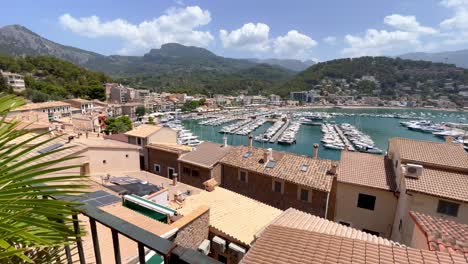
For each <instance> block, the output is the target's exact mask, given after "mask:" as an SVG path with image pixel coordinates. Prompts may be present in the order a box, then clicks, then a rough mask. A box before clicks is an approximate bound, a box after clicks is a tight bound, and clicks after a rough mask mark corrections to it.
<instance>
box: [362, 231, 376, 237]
mask: <svg viewBox="0 0 468 264" xmlns="http://www.w3.org/2000/svg"><path fill="white" fill-rule="evenodd" d="M362 231H364V232H366V233H368V234H371V235H374V236H380V233H379V232H375V231H372V230H369V229H363V230H362Z"/></svg>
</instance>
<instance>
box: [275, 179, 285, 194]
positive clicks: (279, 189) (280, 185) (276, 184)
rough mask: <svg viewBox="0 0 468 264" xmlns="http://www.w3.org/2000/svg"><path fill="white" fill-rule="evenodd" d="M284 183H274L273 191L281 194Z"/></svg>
mask: <svg viewBox="0 0 468 264" xmlns="http://www.w3.org/2000/svg"><path fill="white" fill-rule="evenodd" d="M282 187H283V183H282V182H280V181H273V191H274V192H276V193H281V189H282Z"/></svg>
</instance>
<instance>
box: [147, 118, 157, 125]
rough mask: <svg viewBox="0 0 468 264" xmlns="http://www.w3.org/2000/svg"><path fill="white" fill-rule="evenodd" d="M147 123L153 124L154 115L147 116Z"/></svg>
mask: <svg viewBox="0 0 468 264" xmlns="http://www.w3.org/2000/svg"><path fill="white" fill-rule="evenodd" d="M148 124H150V125H155V123H154V117H152V116H150V117H148Z"/></svg>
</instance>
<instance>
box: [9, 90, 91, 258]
mask: <svg viewBox="0 0 468 264" xmlns="http://www.w3.org/2000/svg"><path fill="white" fill-rule="evenodd" d="M22 104H24V102H23V100H22V99H20V98H18V97H16V96H13V95H0V262H2V263H3V262H6V263H21V262H31V263H32V262H39V263H43V262H60V260H63V259H64V254H63V246H64V245H67V244H71V243H73V241H75V240H76V235H75V232H74V229H73V224H74V221H73V219H72V217H71V216H72V215H75V214H77V213H78V211H77V210H76V209H74V208H76V206H77V205H78V203H75V202H68V201H62V200H54V199H51V198H50V196H69V195H76V194H81V193H83V192H84V190H86V188H87V187H89V186H88V184H87V179H86V177H84V176H80V175H69V174H70V173H68V172H66V171H67V170H70V169H75V168H78V167H80V166H79V165H67V166H61V165H60V164H61V163H63V162H66V161H69V160H73V159H75V158H77V157H75V156H66V155H64V156H63V157H60V158H58V159H57V158H54V159H52V158H50V157H51V155H55V156H56V155H57V154H58V153H64V152H63V151H67V150H69V149H70V148H69V147H62V148H59V149H55V150H52V151H49V152H46V153H38V152H37V151H38V150H39V149H41V148H44V147H45V146H47V145H50V144H52V143H54V142H56V141H57V140H59V138H58V137H50V135H49V133H44V134H39V135H30V136H29V135H28V134H29V133H28V131H26V130H24V128H23V129H19V126H18V125H19V123H18V122H16V121H15V120H13V121H11V120H10V121H8V122H7V121H6V120H7V119H6V116H7V114H8V111H9V110H11V109H13V108H15V107H18V106H20V105H22ZM23 127H24V126H23ZM27 136H29V138H26V137H27ZM20 138H24V140H19V139H20ZM12 142H14V143H12ZM62 172H63V173H62Z"/></svg>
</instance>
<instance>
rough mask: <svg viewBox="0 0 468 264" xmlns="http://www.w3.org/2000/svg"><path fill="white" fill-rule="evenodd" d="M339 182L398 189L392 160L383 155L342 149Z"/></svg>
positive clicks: (390, 189)
mask: <svg viewBox="0 0 468 264" xmlns="http://www.w3.org/2000/svg"><path fill="white" fill-rule="evenodd" d="M338 182H343V183H350V184H355V185H361V186H366V187H371V188H377V189H383V190H389V191H394V190H396V182H395V174H394V172H393V168H392V162H391V161H390V160H389V159H387V157H386V156H382V155H374V154H367V153H360V152H351V151H342V152H341V159H340V166H339V168H338Z"/></svg>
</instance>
